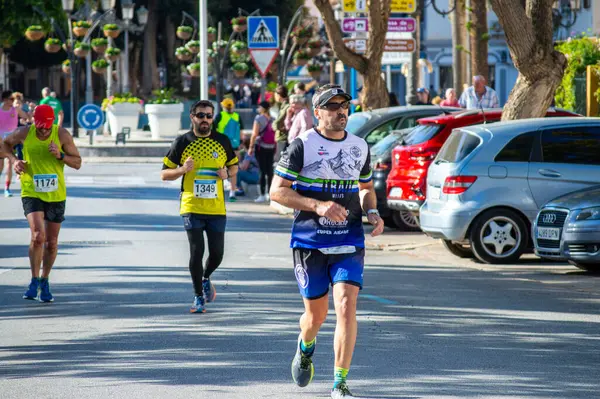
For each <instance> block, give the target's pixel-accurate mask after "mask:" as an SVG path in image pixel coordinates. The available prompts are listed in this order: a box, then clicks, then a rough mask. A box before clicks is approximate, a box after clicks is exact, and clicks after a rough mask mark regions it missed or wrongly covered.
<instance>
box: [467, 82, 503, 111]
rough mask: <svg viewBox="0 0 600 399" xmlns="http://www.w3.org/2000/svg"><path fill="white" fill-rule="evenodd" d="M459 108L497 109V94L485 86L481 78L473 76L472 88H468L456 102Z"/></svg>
mask: <svg viewBox="0 0 600 399" xmlns="http://www.w3.org/2000/svg"><path fill="white" fill-rule="evenodd" d="M458 102H459V104H460V106H461V107H463V108H466V109H481V108H499V107H500V101H499V100H498V94H496V91H495V90H494V89H492V88H491V87H488V86H486V80H485V78H484V77H483V76H481V75H477V76H473V86H471V87H468V88H467V89H466V90H465V91H464V92H463V94H462V95H461V96H460V100H458Z"/></svg>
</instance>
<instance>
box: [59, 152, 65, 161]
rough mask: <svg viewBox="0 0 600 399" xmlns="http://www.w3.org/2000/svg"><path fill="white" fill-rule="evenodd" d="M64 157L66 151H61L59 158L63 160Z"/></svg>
mask: <svg viewBox="0 0 600 399" xmlns="http://www.w3.org/2000/svg"><path fill="white" fill-rule="evenodd" d="M63 159H65V153H64V152H61V153H60V158H59V160H61V161H62V160H63Z"/></svg>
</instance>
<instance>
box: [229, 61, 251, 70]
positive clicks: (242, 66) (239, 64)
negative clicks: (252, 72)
mask: <svg viewBox="0 0 600 399" xmlns="http://www.w3.org/2000/svg"><path fill="white" fill-rule="evenodd" d="M248 69H250V68H249V67H248V64H246V63H245V62H236V63H235V64H233V65H232V66H231V70H233V71H247V70H248Z"/></svg>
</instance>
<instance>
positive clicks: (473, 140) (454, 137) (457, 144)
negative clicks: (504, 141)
mask: <svg viewBox="0 0 600 399" xmlns="http://www.w3.org/2000/svg"><path fill="white" fill-rule="evenodd" d="M479 143H481V139H480V138H479V137H478V136H475V135H474V134H470V133H467V132H465V131H462V130H455V131H454V132H452V134H451V135H450V137H449V138H448V140H446V142H445V143H444V145H443V146H442V149H441V150H440V152H439V154H438V155H437V158H436V159H435V162H436V163H444V162H451V163H458V162H460V161H462V160H463V159H465V158H466V157H467V156H468V155H469V154H470V153H472V152H473V150H475V148H477V146H478V145H479Z"/></svg>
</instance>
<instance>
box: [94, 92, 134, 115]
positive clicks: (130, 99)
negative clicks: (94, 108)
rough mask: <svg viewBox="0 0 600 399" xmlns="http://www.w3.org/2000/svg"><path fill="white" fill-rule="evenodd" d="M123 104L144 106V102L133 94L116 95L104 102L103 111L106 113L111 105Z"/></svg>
mask: <svg viewBox="0 0 600 399" xmlns="http://www.w3.org/2000/svg"><path fill="white" fill-rule="evenodd" d="M123 103H130V104H142V100H141V99H140V98H138V97H134V96H133V95H132V94H131V93H116V94H115V95H113V96H111V97H108V98H105V99H104V100H102V110H103V111H106V109H107V108H108V106H109V105H115V104H123Z"/></svg>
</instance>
